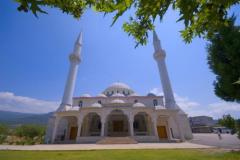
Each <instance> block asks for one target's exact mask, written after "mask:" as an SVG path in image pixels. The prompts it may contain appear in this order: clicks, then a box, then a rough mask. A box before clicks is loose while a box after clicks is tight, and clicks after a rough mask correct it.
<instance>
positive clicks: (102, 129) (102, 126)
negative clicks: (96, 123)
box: [101, 117, 106, 137]
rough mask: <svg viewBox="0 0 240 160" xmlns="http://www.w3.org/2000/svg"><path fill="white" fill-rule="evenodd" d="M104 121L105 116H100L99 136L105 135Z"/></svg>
mask: <svg viewBox="0 0 240 160" xmlns="http://www.w3.org/2000/svg"><path fill="white" fill-rule="evenodd" d="M105 123H106V118H105V117H103V118H101V137H104V136H105Z"/></svg>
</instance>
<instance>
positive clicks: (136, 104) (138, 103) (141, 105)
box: [133, 102, 146, 107]
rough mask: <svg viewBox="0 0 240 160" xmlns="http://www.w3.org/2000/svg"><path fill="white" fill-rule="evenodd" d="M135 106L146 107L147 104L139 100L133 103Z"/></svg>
mask: <svg viewBox="0 0 240 160" xmlns="http://www.w3.org/2000/svg"><path fill="white" fill-rule="evenodd" d="M133 107H146V106H145V104H143V103H140V102H137V103H134V104H133Z"/></svg>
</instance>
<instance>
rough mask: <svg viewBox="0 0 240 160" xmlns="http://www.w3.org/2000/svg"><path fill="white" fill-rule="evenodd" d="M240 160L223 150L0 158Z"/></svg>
mask: <svg viewBox="0 0 240 160" xmlns="http://www.w3.org/2000/svg"><path fill="white" fill-rule="evenodd" d="M113 159H114V160H141V159H143V160H240V152H226V151H223V150H207V149H205V150H197V149H195V150H194V149H188V150H187V149H175V150H97V151H96V150H95V151H0V160H113Z"/></svg>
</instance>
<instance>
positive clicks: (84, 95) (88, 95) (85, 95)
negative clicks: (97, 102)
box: [81, 93, 91, 97]
mask: <svg viewBox="0 0 240 160" xmlns="http://www.w3.org/2000/svg"><path fill="white" fill-rule="evenodd" d="M81 97H91V95H90V94H87V93H86V94H82V95H81Z"/></svg>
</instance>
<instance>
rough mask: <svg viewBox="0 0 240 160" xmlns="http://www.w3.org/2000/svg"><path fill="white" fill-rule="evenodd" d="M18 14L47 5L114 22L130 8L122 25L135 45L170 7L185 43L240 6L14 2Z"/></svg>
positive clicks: (230, 1)
mask: <svg viewBox="0 0 240 160" xmlns="http://www.w3.org/2000/svg"><path fill="white" fill-rule="evenodd" d="M16 1H17V2H18V3H19V7H18V10H19V11H25V12H28V11H31V12H32V13H33V14H34V15H36V16H37V14H38V13H46V12H45V11H44V10H43V9H42V8H43V6H49V7H54V8H58V9H60V10H61V11H62V12H64V13H67V14H71V15H72V16H73V17H75V18H80V17H81V16H82V14H83V13H84V11H85V10H86V9H88V8H92V9H94V10H95V11H97V12H102V13H104V14H108V13H114V14H115V16H114V17H113V23H112V24H114V23H115V22H116V20H117V19H118V18H119V17H120V16H122V15H123V14H124V13H126V12H127V11H128V10H130V9H132V10H133V11H135V14H134V15H133V16H130V17H129V20H128V21H127V22H125V23H124V24H123V29H124V31H125V32H127V33H128V35H130V36H133V37H134V38H135V41H136V45H139V44H141V45H144V44H146V43H147V38H148V31H151V30H153V29H154V22H155V20H156V19H159V20H160V21H162V20H163V17H164V15H165V14H166V12H167V10H168V9H169V8H170V7H171V8H172V9H173V10H176V11H178V12H179V19H178V20H177V21H182V22H184V25H185V29H184V30H182V31H181V35H182V37H183V39H184V40H185V41H186V42H191V40H192V39H193V38H194V37H196V36H199V37H204V38H209V37H211V36H212V35H214V33H215V32H216V31H218V29H219V27H222V26H226V25H228V21H227V15H228V10H229V8H230V7H231V6H233V5H236V4H239V2H240V0H227V1H226V0H16Z"/></svg>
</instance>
